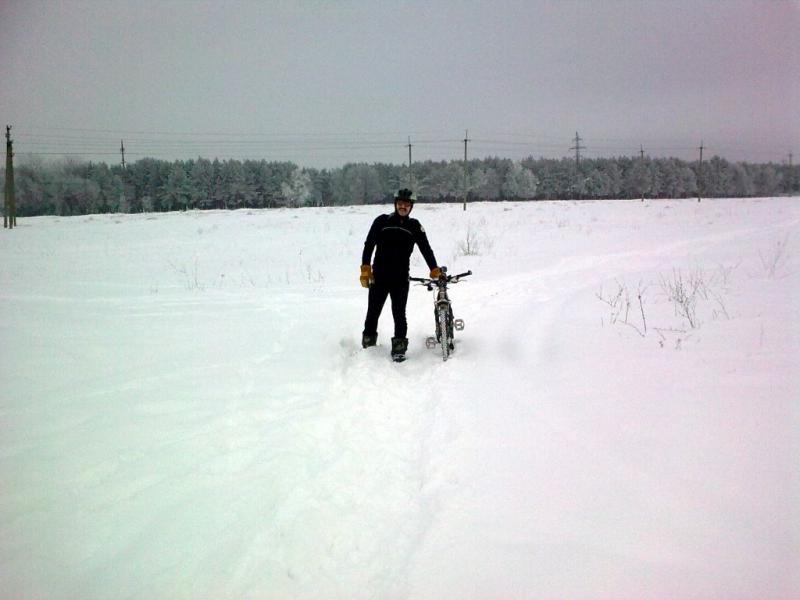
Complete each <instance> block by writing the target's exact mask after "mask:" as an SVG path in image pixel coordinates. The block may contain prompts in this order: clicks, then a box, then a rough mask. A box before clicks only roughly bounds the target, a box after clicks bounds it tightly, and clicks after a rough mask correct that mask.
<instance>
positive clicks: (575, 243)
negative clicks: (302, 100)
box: [0, 198, 800, 600]
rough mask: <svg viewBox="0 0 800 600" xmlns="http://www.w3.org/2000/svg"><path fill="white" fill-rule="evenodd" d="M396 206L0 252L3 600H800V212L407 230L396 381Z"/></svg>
mask: <svg viewBox="0 0 800 600" xmlns="http://www.w3.org/2000/svg"><path fill="white" fill-rule="evenodd" d="M385 210H389V207H385V206H363V207H346V208H335V209H332V208H316V209H299V210H267V211H234V212H207V213H200V212H193V213H183V214H180V213H172V214H159V215H110V216H94V217H75V218H56V217H48V218H36V219H20V220H19V227H18V228H17V229H15V230H13V232H5V233H4V234H3V235H2V236H0V252H2V257H3V260H2V263H0V309H1V312H0V317H1V318H0V342H1V343H2V356H0V381H2V387H1V388H0V415H1V416H2V421H1V422H2V435H1V436H0V468H1V469H2V471H0V474H1V476H2V487H1V488H0V522H1V523H2V535H0V589H2V590H3V592H2V594H0V595H2V596H3V597H8V598H18V597H28V598H36V597H39V598H46V597H61V598H76V599H77V598H81V599H85V598H170V599H173V598H270V599H272V598H276V599H283V598H299V599H306V598H308V599H320V600H322V599H326V600H327V599H337V598H341V599H353V598H365V599H366V598H370V599H378V600H383V599H394V598H410V599H443V598H459V599H461V598H480V599H483V598H486V599H489V598H537V599H539V598H593V599H594V598H621V597H623V598H624V597H629V598H665V597H680V598H790V597H797V596H798V595H800V579H799V578H798V570H797V564H798V561H799V560H800V550H799V549H800V511H798V508H797V507H798V506H800V475H798V470H797V461H798V458H800V443H799V442H798V437H797V431H798V427H800V416H799V415H800V406H799V405H798V404H799V403H800V377H799V376H798V370H797V367H796V365H797V364H798V362H799V359H800V346H799V342H798V340H800V335H798V334H800V328H799V327H798V323H800V319H799V318H798V302H797V298H798V291H800V235H798V234H800V208H798V204H797V199H786V198H784V199H746V200H728V199H725V200H704V201H703V202H702V203H697V202H696V201H691V200H684V201H676V200H669V201H668V200H660V201H647V202H643V203H642V202H629V201H627V202H622V201H619V202H539V203H497V204H474V205H470V206H469V208H468V210H467V211H466V212H464V211H462V210H461V206H460V205H450V206H443V205H417V207H415V209H414V213H413V216H415V217H417V218H419V219H420V220H421V221H422V223H423V224H424V226H425V227H426V229H427V231H428V235H429V238H430V240H431V243H432V245H433V248H434V250H435V251H436V254H437V257H438V258H439V261H440V262H441V263H443V264H447V265H448V266H449V267H450V268H451V270H453V271H456V270H457V271H461V270H466V269H472V270H473V271H474V273H475V275H474V277H472V278H469V279H467V280H464V281H463V282H462V283H459V284H458V285H456V286H453V288H452V294H451V296H452V300H453V303H454V308H455V312H456V316H457V317H460V318H463V319H464V320H465V321H466V329H465V330H464V331H463V332H461V333H460V335H458V337H457V349H456V353H455V355H454V356H453V357H452V359H451V360H449V361H448V362H446V363H444V362H442V360H441V358H440V356H439V355H438V354H437V352H436V351H432V350H428V349H426V348H425V345H424V339H425V337H426V336H427V335H430V334H431V332H432V327H433V315H432V301H431V297H430V294H429V293H428V292H427V291H425V290H424V289H423V288H421V287H412V290H411V293H410V301H409V311H408V312H409V322H410V330H409V337H410V339H411V343H410V347H409V353H408V360H407V361H406V362H405V363H403V364H400V365H398V364H395V363H392V362H391V361H390V359H389V348H388V347H389V338H390V337H391V334H392V331H391V323H390V321H391V319H390V314H389V310H388V305H387V308H386V311H385V314H384V315H383V317H382V320H381V326H380V340H379V343H380V345H379V346H378V347H376V348H372V349H369V350H366V351H365V350H362V349H361V348H360V347H359V338H360V329H361V326H362V323H363V317H364V311H365V308H366V294H365V292H364V290H362V289H361V288H360V287H359V285H358V262H359V257H360V253H361V248H362V244H363V239H364V236H365V235H366V232H367V229H368V227H369V224H370V223H371V221H372V219H373V218H374V217H375V216H377V214H379V213H380V212H382V211H385ZM412 272H413V274H415V275H425V274H426V272H425V269H424V265H423V262H422V260H421V257H420V256H419V255H418V254H416V255H415V258H414V260H413V263H412ZM681 285H682V286H683V291H684V292H686V293H687V294H688V293H690V292H691V290H694V291H695V295H694V297H693V301H694V303H693V304H692V303H690V302H689V301H688V300H691V298H689V299H687V303H686V305H685V306H681V305H679V303H677V302H676V301H674V299H673V300H670V291H672V292H675V291H680V289H678V288H679V287H680V286H681ZM673 295H674V294H673ZM640 296H641V301H640V300H639V297H640ZM690 318H691V319H692V320H693V321H694V324H693V325H692V324H690V323H689V320H690Z"/></svg>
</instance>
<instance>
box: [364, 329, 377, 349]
mask: <svg viewBox="0 0 800 600" xmlns="http://www.w3.org/2000/svg"><path fill="white" fill-rule="evenodd" d="M377 343H378V336H377V335H369V334H368V333H363V334H361V347H362V348H369V347H370V346H374V345H375V344H377Z"/></svg>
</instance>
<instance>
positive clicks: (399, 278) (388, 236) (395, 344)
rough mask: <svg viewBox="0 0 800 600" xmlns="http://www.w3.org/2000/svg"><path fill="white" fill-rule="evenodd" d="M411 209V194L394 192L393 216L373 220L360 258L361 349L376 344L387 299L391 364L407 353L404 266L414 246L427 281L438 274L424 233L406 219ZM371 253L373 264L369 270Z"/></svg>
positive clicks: (382, 216) (416, 222)
mask: <svg viewBox="0 0 800 600" xmlns="http://www.w3.org/2000/svg"><path fill="white" fill-rule="evenodd" d="M413 207H414V195H413V194H412V192H411V190H409V189H402V190H400V191H398V192H397V194H396V195H395V197H394V212H393V213H391V214H386V215H381V216H379V217H378V218H377V219H375V221H374V222H373V223H372V227H370V230H369V234H368V235H367V240H366V241H365V242H364V252H363V253H362V255H361V278H360V279H361V285H362V286H363V287H368V288H369V304H368V307H367V318H366V320H365V321H364V333H363V335H362V337H361V345H362V346H363V347H364V348H368V347H369V346H374V345H375V344H376V343H377V341H378V317H380V315H381V311H382V310H383V305H384V304H385V303H386V297H387V296H391V298H392V317H393V318H394V337H393V338H392V358H394V359H395V360H403V359H404V358H405V354H406V350H407V349H408V338H406V333H407V331H408V324H407V322H406V302H407V301H408V263H409V259H410V258H411V252H412V251H413V250H414V244H416V245H417V246H418V247H419V250H420V252H422V256H423V257H424V258H425V262H426V263H427V264H428V267H429V268H430V270H431V273H430V275H431V278H436V277H438V276H439V273H440V270H439V267H438V266H436V258H435V257H434V255H433V250H431V246H430V244H429V243H428V236H427V235H425V229H424V228H423V227H422V225H420V222H419V221H417V220H416V219H412V218H411V217H409V216H408V215H409V213H410V212H411V209H412V208H413ZM376 248H377V250H375V249H376ZM373 250H375V261H374V262H373V263H372V266H370V260H371V258H372V251H373Z"/></svg>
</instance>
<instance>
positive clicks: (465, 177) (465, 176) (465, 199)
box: [464, 129, 469, 210]
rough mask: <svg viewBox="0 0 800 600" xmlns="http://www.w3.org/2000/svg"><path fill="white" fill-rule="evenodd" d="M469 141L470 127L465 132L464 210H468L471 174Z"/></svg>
mask: <svg viewBox="0 0 800 600" xmlns="http://www.w3.org/2000/svg"><path fill="white" fill-rule="evenodd" d="M468 142H469V129H467V130H466V131H465V132H464V210H467V187H468V183H467V181H468V178H469V174H468V172H467V143H468Z"/></svg>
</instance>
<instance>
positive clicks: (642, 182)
mask: <svg viewBox="0 0 800 600" xmlns="http://www.w3.org/2000/svg"><path fill="white" fill-rule="evenodd" d="M639 160H641V163H640V164H641V165H642V179H641V185H642V202H644V146H642V145H641V144H639Z"/></svg>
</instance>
